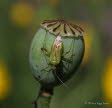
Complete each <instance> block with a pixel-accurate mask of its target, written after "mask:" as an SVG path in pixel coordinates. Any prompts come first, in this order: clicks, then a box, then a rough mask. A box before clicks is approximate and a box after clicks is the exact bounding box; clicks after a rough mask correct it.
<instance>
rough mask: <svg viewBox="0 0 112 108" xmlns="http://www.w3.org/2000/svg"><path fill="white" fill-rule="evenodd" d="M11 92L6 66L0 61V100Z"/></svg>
mask: <svg viewBox="0 0 112 108" xmlns="http://www.w3.org/2000/svg"><path fill="white" fill-rule="evenodd" d="M10 91H11V78H10V75H9V73H8V69H7V66H6V64H4V63H3V62H2V61H0V100H3V99H5V98H6V97H7V96H8V95H9V93H10Z"/></svg>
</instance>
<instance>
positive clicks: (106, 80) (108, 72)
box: [103, 57, 112, 108]
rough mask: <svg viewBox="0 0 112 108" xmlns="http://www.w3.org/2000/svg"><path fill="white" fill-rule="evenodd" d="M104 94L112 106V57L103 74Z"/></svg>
mask: <svg viewBox="0 0 112 108" xmlns="http://www.w3.org/2000/svg"><path fill="white" fill-rule="evenodd" d="M103 89H104V96H105V99H106V100H107V102H109V103H111V108H112V57H110V58H108V60H107V62H106V65H105V69H104V75H103Z"/></svg>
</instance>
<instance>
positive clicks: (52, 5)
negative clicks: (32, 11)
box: [47, 0, 60, 7]
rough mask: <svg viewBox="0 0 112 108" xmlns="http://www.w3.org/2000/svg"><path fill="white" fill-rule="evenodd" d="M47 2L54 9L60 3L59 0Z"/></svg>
mask: <svg viewBox="0 0 112 108" xmlns="http://www.w3.org/2000/svg"><path fill="white" fill-rule="evenodd" d="M47 1H48V4H49V5H50V6H51V7H56V6H57V5H58V4H59V2H60V0H47Z"/></svg>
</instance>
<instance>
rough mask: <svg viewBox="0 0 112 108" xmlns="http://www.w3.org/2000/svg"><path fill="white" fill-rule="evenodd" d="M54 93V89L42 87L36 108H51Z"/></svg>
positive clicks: (35, 103)
mask: <svg viewBox="0 0 112 108" xmlns="http://www.w3.org/2000/svg"><path fill="white" fill-rule="evenodd" d="M52 95H53V89H51V88H50V89H49V88H45V87H41V89H40V92H39V96H38V99H37V101H35V102H34V105H35V106H34V108H50V102H51V98H52Z"/></svg>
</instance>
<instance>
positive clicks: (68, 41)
mask: <svg viewBox="0 0 112 108" xmlns="http://www.w3.org/2000/svg"><path fill="white" fill-rule="evenodd" d="M83 33H84V31H83V29H82V28H80V27H78V26H76V25H74V24H71V23H69V22H67V21H64V20H45V21H43V23H41V28H40V29H39V30H38V31H37V33H36V35H35V36H34V38H33V41H32V43H31V48H30V56H29V59H30V60H29V61H30V65H31V69H32V73H33V76H34V77H35V78H36V80H38V81H39V82H40V83H41V84H42V86H46V87H54V86H57V85H59V84H62V83H63V82H65V81H67V80H68V79H69V78H70V77H71V76H73V74H74V73H75V72H76V69H77V68H78V67H79V65H80V63H81V61H82V58H83V55H84V40H83Z"/></svg>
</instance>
